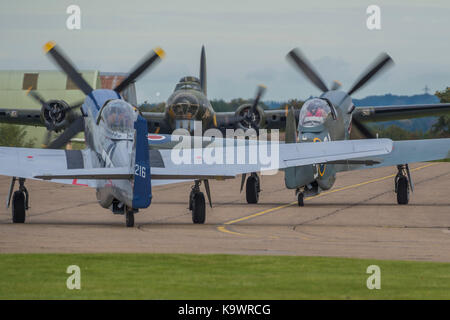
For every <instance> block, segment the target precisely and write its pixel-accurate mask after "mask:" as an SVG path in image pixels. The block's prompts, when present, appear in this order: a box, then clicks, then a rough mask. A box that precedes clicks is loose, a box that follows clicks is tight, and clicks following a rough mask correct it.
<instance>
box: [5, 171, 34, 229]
mask: <svg viewBox="0 0 450 320" xmlns="http://www.w3.org/2000/svg"><path fill="white" fill-rule="evenodd" d="M16 180H17V178H16V177H13V178H12V180H11V185H10V187H9V195H8V202H7V204H6V207H7V208H9V207H10V205H11V196H12V205H11V209H12V210H11V211H12V221H13V223H24V222H25V216H26V211H27V210H28V209H29V206H28V200H29V197H28V190H27V188H25V178H19V179H18V180H19V190H17V191H15V192H14V193H13V190H14V185H15V183H16Z"/></svg>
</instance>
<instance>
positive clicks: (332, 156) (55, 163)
mask: <svg viewBox="0 0 450 320" xmlns="http://www.w3.org/2000/svg"><path fill="white" fill-rule="evenodd" d="M274 145H276V146H277V147H278V149H273V150H272V149H270V148H271V144H269V143H267V142H261V143H258V144H257V145H253V146H250V147H249V146H248V145H243V146H231V147H229V148H222V147H221V146H218V145H216V146H214V147H209V148H202V149H189V150H190V152H191V153H190V156H189V158H186V160H187V161H186V162H188V163H177V160H176V157H174V154H173V153H172V152H176V151H177V150H176V149H171V150H169V149H166V150H150V151H149V152H150V163H151V176H152V179H155V180H175V181H174V182H179V180H184V179H219V180H221V179H227V178H233V177H235V176H236V175H238V174H242V173H250V172H259V171H266V170H274V169H283V168H288V167H291V166H300V165H308V164H315V163H327V162H329V161H338V160H348V159H352V158H356V157H358V158H360V157H374V156H379V155H386V154H388V153H390V152H391V151H392V141H391V140H389V139H371V140H351V141H333V142H322V143H292V144H279V143H274ZM252 148H268V149H270V150H271V152H272V151H273V160H272V161H267V159H263V157H257V158H256V160H255V161H252V160H251V158H248V159H247V160H244V162H245V163H244V164H240V163H239V160H238V155H243V154H245V153H246V152H247V155H248V156H249V157H250V155H251V154H254V152H255V149H252ZM186 150H187V149H186ZM220 150H222V151H224V152H223V154H222V155H223V158H222V159H223V161H224V162H223V163H222V164H221V163H208V161H209V160H208V154H214V153H216V152H217V154H219V153H220ZM256 150H258V149H256ZM265 151H266V150H264V152H265ZM152 152H153V155H152ZM155 152H156V154H155ZM231 152H233V155H234V156H235V157H236V160H237V161H235V160H234V156H233V159H231V158H230V153H231ZM88 157H89V152H86V151H79V150H51V149H29V148H8V147H0V163H1V165H0V174H1V175H6V176H14V177H21V178H31V179H43V180H56V181H57V182H60V183H67V184H75V185H86V186H91V187H95V186H96V182H95V181H96V180H108V179H130V178H131V177H132V175H133V174H134V172H132V171H131V170H130V168H125V167H124V168H90V167H88V166H87V164H88V163H90V161H88ZM199 157H200V158H199ZM269 158H270V157H269ZM216 159H218V158H216ZM244 159H246V158H244ZM189 161H191V162H190V164H189ZM197 162H198V164H197Z"/></svg>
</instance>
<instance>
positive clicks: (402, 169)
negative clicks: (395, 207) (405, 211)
mask: <svg viewBox="0 0 450 320" xmlns="http://www.w3.org/2000/svg"><path fill="white" fill-rule="evenodd" d="M397 170H398V173H397V175H396V176H395V180H394V183H395V193H396V194H397V203H398V204H408V203H409V194H410V191H414V185H413V183H412V179H411V173H410V171H409V166H408V164H402V165H399V166H397Z"/></svg>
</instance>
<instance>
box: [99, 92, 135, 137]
mask: <svg viewBox="0 0 450 320" xmlns="http://www.w3.org/2000/svg"><path fill="white" fill-rule="evenodd" d="M137 116H138V111H137V110H136V108H134V107H133V106H132V105H131V104H129V103H128V102H126V101H124V100H120V99H115V100H110V101H108V102H107V103H106V104H105V105H104V107H103V108H102V110H101V118H102V120H103V123H104V124H105V126H106V128H107V129H108V130H110V131H112V132H115V133H132V132H134V122H135V121H136V119H137Z"/></svg>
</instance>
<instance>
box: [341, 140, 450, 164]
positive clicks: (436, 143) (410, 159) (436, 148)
mask: <svg viewBox="0 0 450 320" xmlns="http://www.w3.org/2000/svg"><path fill="white" fill-rule="evenodd" d="M447 158H450V139H426V140H407V141H394V142H393V146H392V152H390V153H389V154H385V155H380V156H375V157H362V158H356V159H350V160H348V161H339V162H336V163H335V164H338V166H337V171H351V170H358V169H367V168H378V167H387V166H396V165H401V164H407V163H414V162H423V161H433V160H441V159H447Z"/></svg>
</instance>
